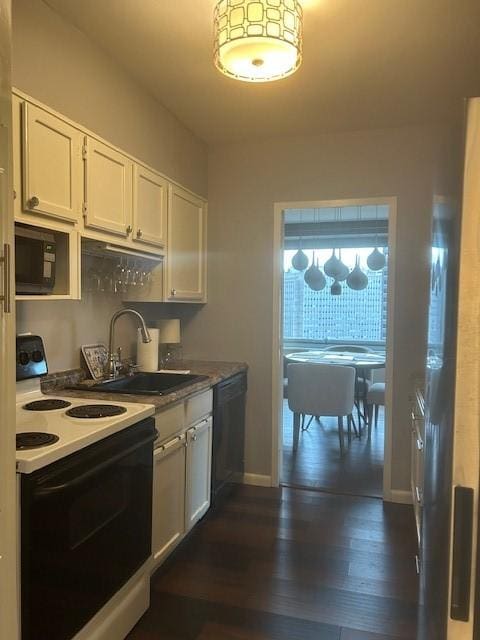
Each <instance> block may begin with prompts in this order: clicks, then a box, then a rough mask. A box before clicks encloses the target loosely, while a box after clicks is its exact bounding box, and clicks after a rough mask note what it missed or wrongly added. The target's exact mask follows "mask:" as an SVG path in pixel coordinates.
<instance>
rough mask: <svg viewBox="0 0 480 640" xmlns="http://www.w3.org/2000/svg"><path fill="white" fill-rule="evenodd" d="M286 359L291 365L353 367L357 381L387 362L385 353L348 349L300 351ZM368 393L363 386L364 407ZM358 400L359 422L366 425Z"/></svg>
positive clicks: (290, 354) (382, 366) (287, 355)
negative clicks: (316, 364) (314, 364)
mask: <svg viewBox="0 0 480 640" xmlns="http://www.w3.org/2000/svg"><path fill="white" fill-rule="evenodd" d="M285 358H286V359H287V361H288V362H290V363H293V362H305V363H318V364H332V365H340V366H344V367H353V368H354V369H355V379H356V380H358V378H359V377H362V376H363V377H364V378H365V372H366V371H369V370H371V369H384V368H385V360H386V356H385V352H384V351H367V352H357V351H348V349H345V350H343V351H328V350H327V349H323V350H318V351H317V350H312V351H298V352H295V353H288V354H285ZM355 387H357V385H355ZM367 392H368V389H367V385H363V397H362V398H361V399H362V400H363V403H364V407H366V406H367ZM358 400H359V398H358V397H357V409H358V417H359V420H360V419H361V418H363V421H364V422H365V423H366V422H367V418H366V415H365V414H364V413H362V412H361V411H360V403H358ZM359 429H360V434H361V425H359Z"/></svg>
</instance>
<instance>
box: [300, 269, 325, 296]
mask: <svg viewBox="0 0 480 640" xmlns="http://www.w3.org/2000/svg"><path fill="white" fill-rule="evenodd" d="M303 279H304V280H305V282H306V283H307V284H308V286H309V287H310V289H312V290H313V291H321V290H322V289H325V286H326V284H327V281H326V279H325V276H324V275H323V273H322V272H321V271H320V269H319V268H318V265H315V264H312V265H311V266H310V267H309V268H308V269H307V270H306V271H305V275H304V276H303Z"/></svg>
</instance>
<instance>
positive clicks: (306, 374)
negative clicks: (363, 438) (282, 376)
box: [287, 363, 355, 455]
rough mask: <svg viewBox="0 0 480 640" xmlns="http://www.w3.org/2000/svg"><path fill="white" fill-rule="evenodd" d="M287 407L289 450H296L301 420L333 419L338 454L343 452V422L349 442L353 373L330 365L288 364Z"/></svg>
mask: <svg viewBox="0 0 480 640" xmlns="http://www.w3.org/2000/svg"><path fill="white" fill-rule="evenodd" d="M287 373H288V406H289V409H290V411H292V412H293V450H294V451H296V450H297V448H298V439H299V435H300V419H301V416H305V415H309V416H337V424H338V440H339V443H340V453H341V454H342V455H343V452H344V441H343V419H344V417H345V416H346V417H347V425H348V440H349V442H350V440H351V431H352V421H353V419H352V411H353V407H354V404H355V369H354V368H353V367H343V366H338V365H330V364H314V363H292V364H289V365H288V367H287Z"/></svg>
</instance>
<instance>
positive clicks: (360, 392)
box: [324, 344, 373, 436]
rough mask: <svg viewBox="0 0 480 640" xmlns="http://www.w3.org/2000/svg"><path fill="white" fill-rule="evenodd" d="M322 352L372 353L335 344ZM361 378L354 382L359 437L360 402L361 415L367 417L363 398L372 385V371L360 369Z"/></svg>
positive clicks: (360, 426) (357, 347)
mask: <svg viewBox="0 0 480 640" xmlns="http://www.w3.org/2000/svg"><path fill="white" fill-rule="evenodd" d="M324 351H351V352H352V353H373V351H372V350H371V349H369V348H368V347H362V346H361V345H357V344H335V345H331V346H330V347H325V349H324ZM362 373H363V376H358V375H357V379H356V381H355V404H356V406H357V412H358V423H359V424H358V428H359V431H360V436H361V435H362V412H361V409H360V402H361V401H363V403H364V406H363V415H365V416H367V406H366V403H365V397H366V396H367V394H368V390H369V389H370V385H371V384H372V370H371V369H362Z"/></svg>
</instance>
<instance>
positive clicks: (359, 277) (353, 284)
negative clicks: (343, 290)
mask: <svg viewBox="0 0 480 640" xmlns="http://www.w3.org/2000/svg"><path fill="white" fill-rule="evenodd" d="M367 285H368V277H367V275H366V274H365V273H363V271H362V270H361V269H360V261H359V259H358V257H357V259H356V264H355V267H354V268H353V269H352V271H351V272H350V273H349V274H348V278H347V286H348V287H350V289H353V290H354V291H362V289H366V287H367Z"/></svg>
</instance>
